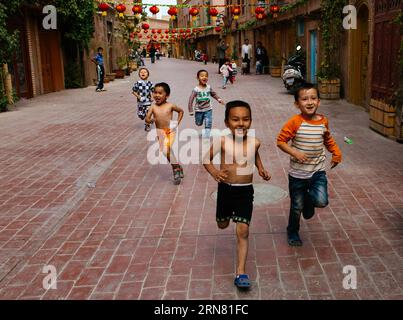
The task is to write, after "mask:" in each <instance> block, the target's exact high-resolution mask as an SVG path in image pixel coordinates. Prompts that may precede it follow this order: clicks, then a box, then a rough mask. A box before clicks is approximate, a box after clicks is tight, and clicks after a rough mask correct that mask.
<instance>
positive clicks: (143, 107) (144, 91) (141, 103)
mask: <svg viewBox="0 0 403 320" xmlns="http://www.w3.org/2000/svg"><path fill="white" fill-rule="evenodd" d="M149 76H150V72H149V71H148V69H147V68H140V69H139V77H140V80H138V81H137V82H136V83H135V84H134V86H133V89H132V93H133V95H134V96H136V98H137V115H138V117H139V118H140V119H141V120H144V119H145V117H146V115H147V111H148V108H149V107H150V106H151V101H152V99H151V95H152V92H153V90H154V86H153V83H152V82H151V81H149V80H148V77H149ZM144 130H145V131H147V132H148V131H150V130H151V127H150V124H147V123H146V124H145V127H144Z"/></svg>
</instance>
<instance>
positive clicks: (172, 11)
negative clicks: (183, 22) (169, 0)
mask: <svg viewBox="0 0 403 320" xmlns="http://www.w3.org/2000/svg"><path fill="white" fill-rule="evenodd" d="M168 14H169V15H170V16H171V20H174V19H176V16H177V15H178V9H177V8H176V7H170V8H169V10H168Z"/></svg>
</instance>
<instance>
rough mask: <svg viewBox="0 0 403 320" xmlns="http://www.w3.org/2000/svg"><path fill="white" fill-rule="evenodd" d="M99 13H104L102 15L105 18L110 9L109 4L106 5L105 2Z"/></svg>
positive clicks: (102, 3)
mask: <svg viewBox="0 0 403 320" xmlns="http://www.w3.org/2000/svg"><path fill="white" fill-rule="evenodd" d="M98 9H99V11H102V15H103V16H104V17H105V16H106V12H107V11H108V9H109V4H107V3H105V2H101V3H100V4H99V6H98Z"/></svg>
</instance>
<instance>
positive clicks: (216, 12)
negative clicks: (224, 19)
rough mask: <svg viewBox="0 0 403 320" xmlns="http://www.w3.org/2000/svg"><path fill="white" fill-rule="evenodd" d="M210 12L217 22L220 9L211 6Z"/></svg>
mask: <svg viewBox="0 0 403 320" xmlns="http://www.w3.org/2000/svg"><path fill="white" fill-rule="evenodd" d="M208 14H209V15H210V16H211V19H213V21H214V22H215V21H216V20H217V15H218V10H217V9H216V8H210V10H209V11H208Z"/></svg>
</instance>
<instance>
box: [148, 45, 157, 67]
mask: <svg viewBox="0 0 403 320" xmlns="http://www.w3.org/2000/svg"><path fill="white" fill-rule="evenodd" d="M156 52H157V50H156V49H155V47H154V43H152V44H151V47H150V58H151V63H155V53H156Z"/></svg>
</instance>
